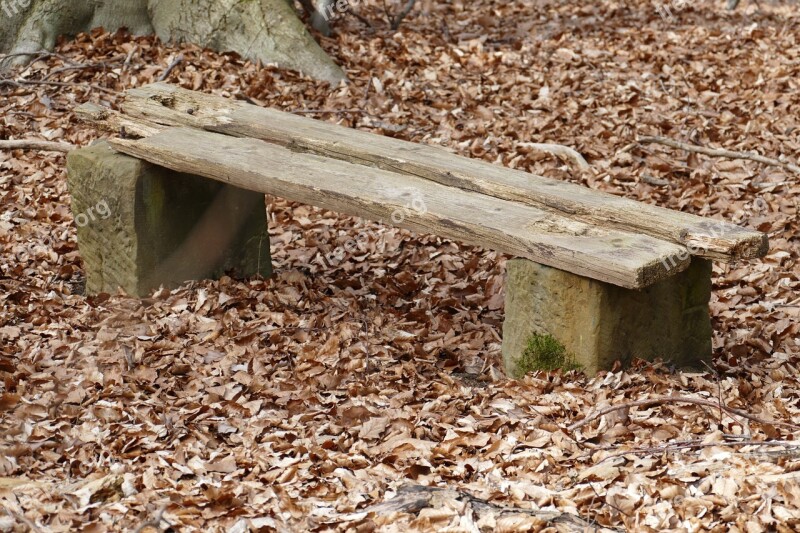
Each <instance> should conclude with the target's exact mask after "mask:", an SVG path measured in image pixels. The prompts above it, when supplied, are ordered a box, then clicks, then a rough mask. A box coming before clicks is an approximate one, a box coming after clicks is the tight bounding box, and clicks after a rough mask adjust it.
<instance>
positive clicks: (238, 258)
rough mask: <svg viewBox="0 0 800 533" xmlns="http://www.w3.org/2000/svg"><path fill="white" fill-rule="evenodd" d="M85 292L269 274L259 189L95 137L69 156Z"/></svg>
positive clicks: (141, 290)
mask: <svg viewBox="0 0 800 533" xmlns="http://www.w3.org/2000/svg"><path fill="white" fill-rule="evenodd" d="M67 171H68V176H69V178H68V184H69V190H70V194H71V196H72V212H73V214H74V216H75V222H76V225H77V226H78V248H79V251H80V254H81V257H82V258H83V262H84V267H85V271H86V290H87V293H89V294H96V293H99V292H115V291H116V290H117V289H118V288H119V287H121V288H123V289H124V290H125V291H126V292H127V293H128V294H131V295H136V296H144V295H146V294H148V293H149V292H151V291H152V290H153V289H155V288H157V287H159V286H161V285H163V286H166V287H174V286H176V285H179V284H180V283H182V282H184V281H187V280H192V279H205V278H216V277H219V276H221V275H222V274H224V273H226V272H229V271H230V272H232V273H233V275H235V276H240V277H246V276H250V275H254V274H261V275H262V276H265V277H267V276H269V275H270V274H271V272H272V263H271V261H270V255H269V235H268V234H267V218H266V208H265V204H264V195H263V194H261V193H254V192H251V191H246V190H243V189H239V188H236V187H232V186H229V185H225V184H223V183H219V182H216V181H213V180H209V179H205V178H201V177H198V176H191V175H187V174H179V173H176V172H172V171H170V170H168V169H165V168H161V167H157V166H155V165H151V164H150V163H147V162H145V161H142V160H139V159H136V158H134V157H130V156H127V155H123V154H119V153H116V152H114V151H113V150H112V149H111V148H110V147H109V146H108V144H107V143H105V142H98V143H96V144H94V145H92V146H90V147H88V148H82V149H80V150H75V151H73V152H71V153H70V154H69V157H68V159H67Z"/></svg>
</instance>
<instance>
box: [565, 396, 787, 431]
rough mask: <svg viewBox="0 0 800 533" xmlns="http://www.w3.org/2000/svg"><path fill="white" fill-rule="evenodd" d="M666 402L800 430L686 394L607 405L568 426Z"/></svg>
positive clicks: (578, 425) (576, 425)
mask: <svg viewBox="0 0 800 533" xmlns="http://www.w3.org/2000/svg"><path fill="white" fill-rule="evenodd" d="M665 403H688V404H692V405H701V406H703V407H711V408H713V409H721V410H723V411H725V412H726V413H728V414H729V415H736V416H739V417H742V418H746V419H747V420H750V421H752V422H757V423H759V424H763V425H767V426H783V427H788V428H791V429H794V430H800V426H799V425H797V424H790V423H789V422H780V421H778V420H765V419H763V418H759V417H757V416H755V415H751V414H750V413H747V412H745V411H740V410H739V409H734V408H732V407H728V406H727V405H725V404H723V403H720V402H712V401H711V400H704V399H702V398H688V397H684V396H658V397H656V398H647V399H644V400H635V401H632V402H625V403H621V404H617V405H612V406H609V407H605V408H603V409H601V410H599V411H598V412H596V413H593V414H591V415H588V416H587V417H586V418H584V419H583V420H581V421H580V422H575V423H574V424H572V425H570V426H569V427H567V430H568V431H575V430H576V429H578V428H580V427H583V426H585V425H586V424H588V423H589V422H591V421H592V420H596V419H598V418H600V417H601V416H604V415H607V414H608V413H613V412H614V411H618V410H620V409H626V408H631V407H650V406H652V405H662V404H665Z"/></svg>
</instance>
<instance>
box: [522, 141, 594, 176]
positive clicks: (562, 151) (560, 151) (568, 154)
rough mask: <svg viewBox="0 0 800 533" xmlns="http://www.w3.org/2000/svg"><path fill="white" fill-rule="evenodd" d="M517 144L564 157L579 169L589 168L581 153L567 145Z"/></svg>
mask: <svg viewBox="0 0 800 533" xmlns="http://www.w3.org/2000/svg"><path fill="white" fill-rule="evenodd" d="M519 146H522V147H524V148H530V149H531V150H536V151H538V152H545V153H548V154H551V155H554V156H556V157H558V158H560V159H566V160H567V161H569V162H571V163H572V164H573V165H575V166H576V167H578V169H579V170H588V169H589V168H591V166H590V165H589V163H587V162H586V159H584V158H583V156H582V155H581V154H579V153H578V152H577V151H576V150H573V149H572V148H570V147H569V146H564V145H562V144H550V143H528V142H524V143H519Z"/></svg>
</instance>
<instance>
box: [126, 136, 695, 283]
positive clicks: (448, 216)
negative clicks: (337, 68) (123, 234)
mask: <svg viewBox="0 0 800 533" xmlns="http://www.w3.org/2000/svg"><path fill="white" fill-rule="evenodd" d="M110 142H111V145H112V146H113V147H114V148H115V149H117V150H119V151H120V152H123V153H126V154H129V155H132V156H135V157H138V158H141V159H144V160H146V161H149V162H151V163H154V164H156V165H160V166H163V167H166V168H169V169H172V170H174V171H178V172H183V173H188V174H196V175H200V176H205V177H207V178H212V179H215V180H219V181H222V182H225V183H230V184H233V185H236V186H237V187H241V188H244V189H249V190H253V191H259V192H263V193H266V194H272V195H277V196H281V197H284V198H287V199H290V200H295V201H300V202H304V203H308V204H312V205H317V206H320V207H323V208H327V209H332V210H335V211H338V212H341V213H346V214H350V215H356V216H360V217H364V218H368V219H372V220H379V221H383V222H386V223H388V224H392V225H396V226H400V227H404V228H408V229H412V230H415V231H420V232H425V233H433V234H436V235H439V236H442V237H445V238H449V239H453V240H456V241H461V242H465V243H468V244H473V245H478V246H482V247H485V248H488V249H493V250H497V251H499V252H503V253H507V254H511V255H514V256H519V257H525V258H528V259H531V260H533V261H536V262H538V263H542V264H545V265H550V266H554V267H556V268H559V269H563V270H567V271H569V272H573V273H575V274H579V275H581V276H586V277H590V278H593V279H597V280H600V281H604V282H608V283H612V284H615V285H619V286H622V287H627V288H642V287H645V286H648V285H650V284H652V283H654V282H656V281H658V280H661V279H664V278H666V277H669V276H671V275H673V274H676V273H678V272H680V271H681V270H683V269H685V268H686V267H687V266H688V263H689V257H688V255H686V253H685V248H683V247H682V246H679V245H676V244H673V243H670V242H666V241H663V240H659V239H655V238H652V237H650V236H647V235H641V234H634V233H627V232H622V231H618V230H614V229H608V228H602V227H597V226H594V225H592V224H586V223H584V222H581V221H576V220H573V219H570V218H566V217H562V216H560V215H557V214H554V213H553V212H549V211H545V210H542V209H539V208H537V207H534V206H530V205H525V204H522V203H519V202H513V201H509V200H504V199H500V198H495V197H493V196H487V195H484V194H479V193H475V192H470V191H465V190H462V189H460V188H457V187H451V186H446V185H442V184H440V183H436V182H434V181H432V180H428V179H421V178H420V177H417V176H413V175H408V174H405V173H398V172H390V171H388V170H383V169H379V168H370V167H365V166H363V165H357V164H352V163H348V162H346V161H341V160H338V159H331V158H329V157H324V156H320V155H316V154H310V153H304V152H296V151H292V150H289V149H287V148H284V147H282V146H279V145H277V144H272V143H268V142H264V141H261V140H258V139H249V138H237V137H232V136H229V135H222V134H217V133H212V132H207V131H202V130H199V129H195V128H181V127H171V128H167V129H165V130H164V131H163V132H161V133H156V134H154V135H151V136H149V137H145V138H142V139H139V140H131V139H112V140H111V141H110ZM672 265H674V266H672Z"/></svg>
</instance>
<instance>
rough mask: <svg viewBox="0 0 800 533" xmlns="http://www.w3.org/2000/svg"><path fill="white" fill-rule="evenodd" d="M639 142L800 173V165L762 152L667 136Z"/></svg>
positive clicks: (649, 138)
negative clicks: (692, 141) (718, 146)
mask: <svg viewBox="0 0 800 533" xmlns="http://www.w3.org/2000/svg"><path fill="white" fill-rule="evenodd" d="M637 142H638V143H640V144H642V143H644V144H647V143H656V144H663V145H664V146H669V147H671V148H677V149H679V150H685V151H687V152H695V153H698V154H703V155H708V156H711V157H726V158H728V159H746V160H749V161H756V162H758V163H763V164H765V165H772V166H776V167H783V168H785V169H787V170H791V171H792V172H794V173H796V174H800V166H797V165H794V164H792V163H787V162H785V161H781V160H779V159H773V158H771V157H765V156H763V155H761V154H756V153H754V152H734V151H732V150H725V149H724V148H706V147H705V146H697V145H695V144H688V143H684V142H680V141H673V140H672V139H667V138H666V137H639V139H638V141H637Z"/></svg>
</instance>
